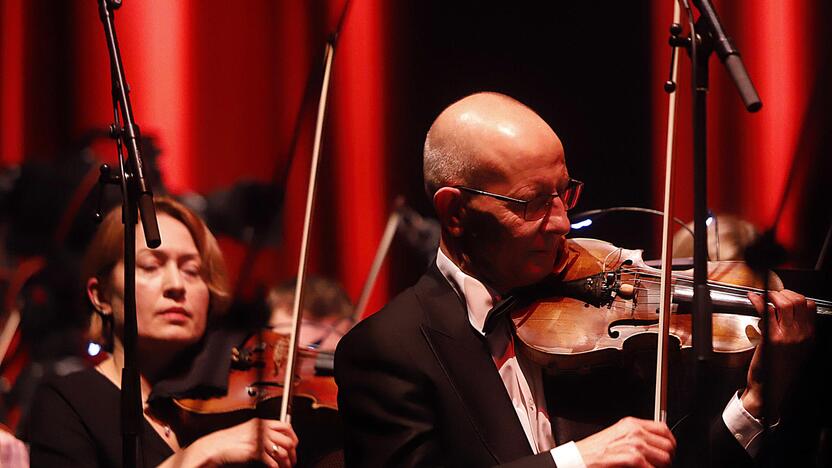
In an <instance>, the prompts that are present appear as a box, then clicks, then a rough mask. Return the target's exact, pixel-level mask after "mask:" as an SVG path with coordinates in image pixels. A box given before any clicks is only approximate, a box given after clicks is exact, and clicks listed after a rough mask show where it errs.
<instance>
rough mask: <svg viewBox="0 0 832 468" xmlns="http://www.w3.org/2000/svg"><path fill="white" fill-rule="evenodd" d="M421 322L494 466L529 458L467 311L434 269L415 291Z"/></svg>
mask: <svg viewBox="0 0 832 468" xmlns="http://www.w3.org/2000/svg"><path fill="white" fill-rule="evenodd" d="M415 292H416V296H417V297H418V299H419V301H420V303H421V305H422V309H423V310H424V313H425V322H424V324H423V325H422V333H423V334H424V337H425V339H426V340H427V342H428V345H429V346H430V347H431V349H432V351H433V353H434V355H435V356H436V359H437V360H438V361H439V364H440V366H441V367H442V369H443V370H444V372H445V375H446V376H447V378H448V380H449V381H450V384H451V386H452V387H453V389H454V391H455V392H456V394H457V396H458V397H459V398H460V401H461V404H462V405H463V406H464V407H465V409H466V411H467V413H468V416H469V418H470V420H471V422H472V423H473V425H474V427H475V428H476V430H477V432H478V434H479V436H480V438H481V440H482V441H483V443H484V444H485V446H486V447H487V448H488V450H489V451H490V452H491V454H492V456H494V458H495V460H496V461H497V462H506V461H510V460H515V459H517V458H520V457H523V456H526V455H531V454H532V450H531V448H530V447H529V442H528V439H527V438H526V434H525V432H524V431H523V427H522V426H521V425H520V421H519V420H518V419H517V413H516V412H515V410H514V407H513V406H512V403H511V400H510V399H509V398H508V393H507V392H506V389H505V385H504V384H503V381H502V380H501V379H500V376H499V374H498V373H497V372H496V369H495V366H494V361H493V360H492V358H491V355H490V354H489V352H488V348H487V346H486V344H485V342H484V340H483V338H482V337H481V336H479V334H478V333H477V332H476V331H475V330H474V329H473V328H472V327H471V325H470V323H469V322H468V314H467V312H466V310H465V306H464V305H463V304H462V302H461V301H460V299H459V296H457V294H456V292H455V291H454V290H453V288H452V287H451V285H450V284H448V282H447V280H445V278H444V277H443V276H442V274H441V273H440V272H439V269H438V268H437V267H436V265H435V264H433V265H432V266H431V268H430V269H429V270H428V273H427V274H426V275H425V276H423V277H422V280H420V281H419V283H417V285H416V287H415Z"/></svg>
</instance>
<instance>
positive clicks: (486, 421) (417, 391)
mask: <svg viewBox="0 0 832 468" xmlns="http://www.w3.org/2000/svg"><path fill="white" fill-rule="evenodd" d="M335 378H336V382H337V384H338V405H339V411H340V413H341V416H342V418H343V423H344V430H345V458H346V462H347V465H349V466H491V465H510V466H529V467H531V466H555V463H554V461H553V460H552V457H551V455H550V454H549V453H548V452H546V453H542V454H538V455H534V454H533V453H532V451H531V448H530V447H529V443H528V440H527V438H526V435H525V433H524V431H523V428H522V426H521V425H520V421H519V420H518V418H517V414H516V412H515V410H514V408H513V406H512V404H511V401H510V399H509V397H508V394H507V392H506V390H505V386H504V384H503V382H502V380H501V379H500V376H499V374H498V373H497V372H496V371H495V367H494V362H493V360H492V358H491V355H490V353H489V351H488V348H487V346H486V344H485V341H484V339H483V337H482V336H480V334H479V333H477V332H476V331H475V330H474V329H473V328H472V327H471V325H470V323H469V321H468V315H467V312H466V309H465V306H464V304H463V303H462V302H461V300H460V299H459V297H458V296H457V294H456V292H455V291H454V290H453V288H452V287H451V285H450V284H449V283H448V282H447V280H446V279H445V278H444V277H443V276H442V274H441V273H440V272H439V269H438V268H437V267H436V265H435V264H434V265H432V266H431V267H430V269H429V270H428V272H427V273H426V274H425V275H424V276H422V278H421V279H420V280H419V282H418V283H417V284H416V285H414V286H413V287H411V288H409V289H407V290H406V291H404V292H403V293H402V294H400V295H399V296H397V297H396V298H395V299H394V300H393V301H392V302H391V303H390V304H388V305H387V306H386V307H385V308H384V309H382V310H381V311H379V312H378V313H376V314H375V315H373V316H371V317H369V318H368V319H366V320H364V321H362V322H360V323H359V324H358V325H356V326H355V327H354V328H353V329H352V330H351V331H350V332H349V333H348V334H347V335H346V336H345V337H344V338H342V339H341V342H340V343H339V345H338V349H337V351H336V354H335ZM561 403H563V402H561ZM550 405H551V404H550ZM560 406H563V405H562V404H560ZM550 411H551V407H550ZM566 413H568V411H567V412H566ZM550 417H551V415H550ZM613 422H614V421H613ZM604 424H606V421H593V420H590V421H588V422H587V421H584V422H581V421H572V420H571V419H570V418H569V417H568V416H567V417H566V418H560V417H553V429H554V430H555V431H556V439H557V440H558V442H559V443H564V442H566V441H568V440H569V437H571V436H572V435H585V434H590V433H593V432H596V431H597V430H600V429H602V428H603V427H604ZM720 425H721V424H720ZM558 432H560V434H558ZM565 433H569V435H565ZM714 434H716V437H717V438H718V439H719V443H720V444H721V445H720V447H723V446H724V447H727V449H726V450H727V452H728V457H727V460H729V462H728V464H729V465H731V466H737V463H739V462H743V463H745V462H748V461H750V459H748V457H747V455H746V454H745V452H744V451H743V449H742V448H741V447H740V446H739V444H738V443H736V441H735V440H733V437H732V436H731V434H730V433H728V431H727V429H725V426H724V425H721V432H720V428H719V427H718V426H717V428H716V431H714ZM732 444H733V445H732Z"/></svg>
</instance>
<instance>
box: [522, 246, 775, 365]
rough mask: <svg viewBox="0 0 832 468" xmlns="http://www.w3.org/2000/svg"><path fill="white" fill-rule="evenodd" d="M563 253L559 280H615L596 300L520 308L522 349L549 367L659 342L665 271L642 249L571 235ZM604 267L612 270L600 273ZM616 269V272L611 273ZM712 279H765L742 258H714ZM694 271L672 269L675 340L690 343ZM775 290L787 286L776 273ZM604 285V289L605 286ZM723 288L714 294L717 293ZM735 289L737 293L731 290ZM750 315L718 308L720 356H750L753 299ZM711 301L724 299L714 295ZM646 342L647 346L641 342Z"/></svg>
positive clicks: (593, 361) (678, 345)
mask: <svg viewBox="0 0 832 468" xmlns="http://www.w3.org/2000/svg"><path fill="white" fill-rule="evenodd" d="M564 253H565V256H566V260H565V261H564V262H562V263H561V268H560V269H559V271H556V272H555V274H556V275H557V276H558V277H559V280H560V281H561V282H564V283H567V284H573V285H579V286H580V287H582V288H590V287H594V288H598V286H599V285H598V283H599V281H601V282H605V281H608V279H607V278H610V280H611V281H613V282H615V284H610V285H609V288H608V289H609V291H608V294H607V298H606V300H600V301H595V300H591V299H587V298H586V297H575V296H580V295H579V294H575V295H570V294H564V295H556V296H553V297H548V298H545V299H542V300H538V301H535V302H534V303H532V304H531V305H528V306H525V307H522V308H520V309H518V310H515V311H514V313H513V314H512V319H513V321H514V324H515V328H516V330H517V336H518V338H519V339H520V341H521V342H522V343H523V344H524V345H525V346H523V352H524V353H525V354H527V355H528V356H529V357H530V358H531V359H532V360H534V361H535V362H537V363H539V364H541V365H543V366H546V367H547V368H551V369H558V370H577V369H582V368H591V367H595V366H600V365H609V364H611V363H615V362H617V361H619V360H620V358H621V354H622V353H621V352H622V351H626V350H628V349H630V348H638V349H645V347H651V348H653V349H655V346H656V340H657V333H658V318H659V301H660V289H659V281H658V278H659V276H660V271H659V270H657V269H654V268H651V267H649V266H647V265H646V264H645V263H644V261H643V259H642V257H641V253H642V251H641V250H628V249H622V248H619V247H616V246H614V245H612V244H610V243H608V242H604V241H600V240H596V239H569V240H567V241H566V245H565V248H564ZM605 272H607V276H606V277H604V276H600V275H599V274H603V273H605ZM611 275H612V276H611ZM708 277H709V282H710V280H713V281H715V283H714V284H718V285H730V286H728V287H729V288H730V289H729V290H734V289H738V290H753V289H755V288H759V287H761V286H762V284H761V282H760V281H759V279H757V278H756V276H755V275H754V274H753V272H752V271H751V270H750V268H748V267H747V266H746V265H745V264H744V263H743V262H711V263H710V264H709V276H708ZM691 278H692V272H681V273H679V274H678V276H677V275H675V274H674V285H673V290H674V291H673V295H674V304H673V312H674V313H673V315H672V318H671V324H670V336H671V337H672V338H671V340H672V344H671V347H672V348H675V349H677V350H681V351H685V350H689V349H691V345H692V335H691V315H690V314H689V313H684V312H685V307H684V306H685V304H686V303H688V302H689V301H690V298H691V297H692V289H691V288H690V287H687V286H686V285H685V284H684V283H687V282H689V281H690V279H691ZM769 287H770V288H771V289H773V290H780V289H783V285H782V282H780V280H779V279H777V278H776V277H773V278H772V280H771V281H770V286H769ZM602 289H603V288H602ZM718 294H719V291H717V292H715V293H712V299H713V298H714V297H715V295H718ZM732 294H733V293H732ZM734 295H735V296H737V297H734V298H732V299H737V302H738V303H742V304H744V305H746V307H745V310H744V313H745V315H739V314H737V311H736V310H732V312H733V313H721V312H714V313H713V349H714V353H715V357H716V359H717V361H718V362H720V363H722V364H723V365H729V366H733V365H736V366H741V365H744V364H746V363H748V361H749V360H750V358H751V356H752V354H753V352H754V347H755V346H756V344H757V343H758V340H759V338H760V332H759V329H758V327H757V323H758V321H759V319H758V317H757V316H756V313H753V309H751V310H748V304H750V302H748V301H747V300H746V301H742V300H740V298H739V294H734ZM713 302H714V304H717V303H719V305H724V304H722V302H721V301H717V300H713ZM642 344H643V345H642Z"/></svg>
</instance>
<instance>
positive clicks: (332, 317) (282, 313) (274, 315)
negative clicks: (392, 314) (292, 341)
mask: <svg viewBox="0 0 832 468" xmlns="http://www.w3.org/2000/svg"><path fill="white" fill-rule="evenodd" d="M295 283H296V280H289V281H286V282H284V283H281V284H278V285H277V286H275V287H273V288H272V289H271V290H270V291H269V294H268V297H267V298H266V300H267V302H268V304H269V309H270V310H271V319H270V321H269V326H270V327H271V328H272V330H274V331H275V332H277V333H281V334H289V333H291V331H292V308H293V307H294V300H295ZM354 312H355V307H354V306H353V304H352V302H350V298H349V296H347V293H346V291H344V289H343V288H342V287H341V286H340V285H339V284H338V283H337V282H335V281H333V280H331V279H328V278H322V277H320V276H314V275H310V276H307V278H306V285H305V287H304V293H303V315H302V317H303V320H302V322H301V327H300V337H299V340H298V343H299V346H300V347H303V348H307V349H315V350H319V351H335V346H336V345H337V344H338V341H339V340H340V339H341V337H342V336H344V334H345V333H347V331H349V329H350V328H352V326H353V323H354V322H353V313H354Z"/></svg>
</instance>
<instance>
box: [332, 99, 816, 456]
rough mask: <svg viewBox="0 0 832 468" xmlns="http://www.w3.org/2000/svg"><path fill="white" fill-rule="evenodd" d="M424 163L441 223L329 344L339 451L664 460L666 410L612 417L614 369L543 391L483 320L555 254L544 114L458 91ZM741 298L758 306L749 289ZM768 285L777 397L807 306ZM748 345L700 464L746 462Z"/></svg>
mask: <svg viewBox="0 0 832 468" xmlns="http://www.w3.org/2000/svg"><path fill="white" fill-rule="evenodd" d="M424 177H425V187H426V190H427V192H428V195H429V197H430V198H431V200H432V201H433V206H434V208H435V210H436V212H437V215H438V218H439V220H440V224H441V227H442V231H441V243H440V249H439V251H438V254H437V258H436V262H435V263H434V264H433V265H432V266H431V267H430V269H429V271H428V272H427V273H426V274H425V275H424V276H423V277H422V278H421V279H420V280H419V282H418V283H417V284H416V285H415V286H413V287H412V288H410V289H408V290H406V291H405V292H403V293H402V294H400V295H399V296H398V297H397V298H395V299H394V300H393V301H392V302H391V303H390V304H388V305H387V306H386V307H385V308H384V309H382V310H381V311H380V312H378V313H377V314H375V315H373V316H371V317H369V318H368V319H366V320H364V321H362V322H360V323H359V324H357V325H356V326H355V327H354V328H353V329H352V330H351V331H350V332H349V333H348V334H347V335H346V336H344V338H343V339H342V340H341V342H340V343H339V345H338V349H337V351H336V356H335V375H336V381H337V383H338V386H339V394H338V400H339V410H340V412H341V415H342V419H343V422H344V425H345V428H346V430H345V434H346V441H345V458H346V461H347V464H348V465H352V466H387V465H395V466H439V465H453V466H491V465H501V464H510V465H511V466H555V464H556V465H557V466H558V467H560V468H567V467H583V466H589V467H599V466H669V465H670V464H671V461H672V460H673V456H674V453H676V452H677V445H676V443H677V441H676V438H675V437H674V435H673V434H671V431H670V429H669V428H668V426H667V425H665V424H663V423H656V422H653V421H648V420H643V419H637V418H634V417H624V418H623V419H620V420H618V422H616V419H617V418H618V417H619V416H616V414H618V413H612V412H607V408H608V406H610V405H609V404H608V402H620V403H621V404H622V406H623V405H632V402H631V401H628V400H627V398H622V395H626V394H623V393H621V391H622V387H624V386H625V385H624V384H625V383H627V382H628V381H627V380H618V381H612V382H607V383H606V384H605V385H596V386H595V387H594V388H591V389H588V391H578V392H575V393H578V394H579V395H580V396H579V397H578V398H575V399H572V400H565V399H562V398H558V397H553V400H552V401H551V403H550V402H548V401H547V397H549V396H550V395H552V392H551V391H552V390H557V392H555V395H559V394H562V393H565V392H564V390H568V388H565V387H569V386H570V385H574V384H573V383H569V381H568V380H567V381H565V383H563V384H562V385H561V386H560V387H557V386H552V385H548V382H546V383H547V385H545V386H544V383H545V382H544V376H543V375H542V372H541V369H540V368H539V367H537V366H536V365H535V364H534V363H532V362H530V361H529V360H528V359H527V358H526V357H525V356H524V355H523V354H522V353H520V352H515V339H514V330H513V323H512V322H511V321H510V320H508V318H507V317H501V318H498V319H497V320H496V321H494V322H493V327H491V328H489V327H488V326H487V325H488V319H489V311H490V309H491V308H492V307H493V305H494V304H496V303H497V302H499V300H500V299H501V298H504V297H506V295H509V294H511V293H512V291H513V290H515V289H516V288H520V287H524V286H528V285H533V284H536V283H538V282H540V281H542V280H544V279H545V278H554V280H556V279H557V275H558V274H560V273H563V272H564V271H565V270H566V269H567V268H568V266H569V265H568V264H567V260H568V258H567V256H566V255H565V252H566V249H565V245H566V243H565V238H564V236H565V235H566V234H567V233H568V231H569V228H570V225H569V219H568V216H567V210H568V209H570V208H572V207H573V206H574V204H575V203H576V202H577V197H578V195H579V194H580V189H581V184H580V183H579V182H578V181H575V180H574V179H572V178H570V174H569V172H568V171H567V168H566V163H565V159H564V148H563V145H562V144H561V142H560V140H559V138H558V136H557V135H556V134H555V133H554V131H553V130H552V129H551V128H550V127H549V125H548V124H546V122H544V121H543V120H542V119H541V118H540V117H539V116H538V115H537V114H536V113H534V112H533V111H532V110H531V109H529V108H528V107H526V106H524V105H523V104H521V103H519V102H518V101H516V100H514V99H512V98H510V97H508V96H505V95H501V94H496V93H480V94H475V95H472V96H469V97H466V98H464V99H462V100H460V101H458V102H456V103H454V104H453V105H451V106H450V107H448V108H447V109H446V110H444V111H443V112H442V113H441V114H440V116H439V117H438V118H437V119H436V120H435V122H434V123H433V125H432V126H431V128H430V130H429V132H428V135H427V138H426V141H425V147H424ZM752 300H753V302H754V303H755V305H756V307H757V309H758V311H760V310H762V309H763V307H764V305H763V304H762V301H761V299H760V298H759V297H757V296H755V297H753V299H752ZM770 300H771V302H773V303H774V304H775V305H776V307H777V313H771V314H769V327H768V329H769V331H770V334H769V337H768V338H769V340H768V343H767V345H769V346H770V347H769V348H768V353H767V355H768V356H770V361H769V362H770V369H769V371H770V372H771V374H770V375H776V376H778V378H776V379H772V380H770V381H769V384H768V385H769V387H768V388H767V392H768V393H767V394H768V396H769V400H767V404H768V405H769V408H778V407H779V405H780V403H781V402H782V400H783V398H784V396H785V394H786V393H787V390H788V388H789V386H790V384H791V381H792V380H793V379H794V377H795V374H796V369H798V368H799V366H800V364H801V363H802V362H803V361H804V360H805V358H806V355H807V351H808V346H807V345H808V344H809V343H810V342H811V340H812V337H813V333H814V327H813V324H814V322H813V321H814V314H815V311H814V304H812V303H807V301H806V300H805V299H804V298H803V297H802V296H800V295H798V294H795V293H792V292H790V291H782V292H779V293H778V292H772V293H771V295H770ZM486 330H489V331H488V332H486ZM760 349H761V347H760V346H758V348H757V353H756V354H755V359H754V360H753V361H752V365H751V369H750V371H749V372H748V377H747V382H746V387H745V389H744V390H741V391H740V392H739V393H738V394H736V395H734V396H733V397H732V398H731V399H730V402H729V403H728V405H727V406H726V407H725V411H724V413H723V415H722V417H721V418H720V417H716V418H715V420H714V426H713V427H714V431H713V433H712V434H711V447H712V448H713V454H714V458H713V462H714V463H715V464H719V465H723V466H743V465H750V464H752V457H753V456H754V455H755V454H756V453H757V451H758V450H759V449H760V444H759V442H760V437H759V434H760V433H761V432H762V425H761V423H760V420H759V418H760V416H761V407H760V402H761V398H762V394H763V384H762V383H761V381H760V380H759V371H760V370H761V365H762V363H761V360H760V359H759V352H760ZM544 389H545V390H546V392H545V394H544ZM671 398H673V396H671ZM720 398H722V397H720ZM724 398H725V400H728V396H727V395H726V396H725V397H724ZM723 401H724V400H723ZM573 403H575V405H576V406H579V407H572V404H573ZM624 410H625V411H626V412H624V411H622V413H623V414H629V415H632V414H633V408H629V410H627V409H626V408H625V409H624ZM600 413H604V414H600ZM611 418H614V419H612V420H610V419H611ZM610 424H611V425H610ZM683 442H684V440H680V444H681V443H683ZM679 449H681V446H680V447H679ZM703 449H704V447H694V448H693V450H694V451H697V450H698V451H700V452H701V451H702V450H703ZM676 461H677V462H680V463H685V462H687V463H690V461H689V460H676Z"/></svg>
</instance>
